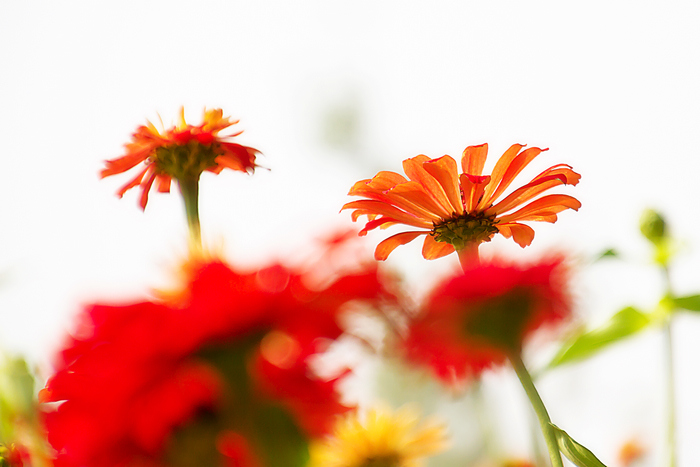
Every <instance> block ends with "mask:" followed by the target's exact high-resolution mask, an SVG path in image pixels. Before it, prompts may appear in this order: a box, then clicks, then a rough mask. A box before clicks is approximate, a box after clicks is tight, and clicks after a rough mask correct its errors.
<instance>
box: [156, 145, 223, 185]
mask: <svg viewBox="0 0 700 467" xmlns="http://www.w3.org/2000/svg"><path fill="white" fill-rule="evenodd" d="M221 154H222V151H221V148H220V147H219V145H218V144H216V143H210V144H203V143H200V142H199V141H196V140H190V141H188V142H187V143H186V144H170V145H167V146H161V147H159V148H157V149H156V151H155V154H154V155H153V156H152V159H151V163H153V164H155V165H156V170H157V171H158V172H160V173H164V174H167V175H169V176H170V177H172V178H174V179H176V180H186V179H193V178H194V179H198V178H199V175H201V173H202V172H204V171H205V170H206V169H208V168H210V167H214V166H215V165H216V158H217V157H219V156H220V155H221Z"/></svg>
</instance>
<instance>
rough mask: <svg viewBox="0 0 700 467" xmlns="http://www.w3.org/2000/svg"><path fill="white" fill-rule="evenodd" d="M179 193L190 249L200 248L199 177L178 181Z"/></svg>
mask: <svg viewBox="0 0 700 467" xmlns="http://www.w3.org/2000/svg"><path fill="white" fill-rule="evenodd" d="M177 183H178V186H179V187H180V193H182V199H183V201H184V202H185V214H186V215H187V227H188V228H189V231H190V248H201V246H202V232H201V228H200V226H199V177H197V178H193V179H189V178H188V179H185V180H178V181H177Z"/></svg>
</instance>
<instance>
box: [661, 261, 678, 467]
mask: <svg viewBox="0 0 700 467" xmlns="http://www.w3.org/2000/svg"><path fill="white" fill-rule="evenodd" d="M662 270H663V275H664V282H665V285H666V296H668V297H672V296H673V295H672V291H671V276H670V274H669V270H668V266H667V265H666V264H664V265H663V267H662ZM672 318H673V313H670V314H669V315H668V316H666V320H665V322H664V327H663V336H664V346H665V354H666V355H665V358H666V412H667V413H666V416H667V419H666V440H667V443H668V454H667V455H668V466H669V467H675V466H676V384H675V377H674V369H673V338H672V337H673V334H672V332H671V319H672Z"/></svg>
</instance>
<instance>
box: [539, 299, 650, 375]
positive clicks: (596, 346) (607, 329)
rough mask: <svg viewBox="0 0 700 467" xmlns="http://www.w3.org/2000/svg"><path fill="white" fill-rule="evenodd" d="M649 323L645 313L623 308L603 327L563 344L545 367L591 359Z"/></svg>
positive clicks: (631, 308)
mask: <svg viewBox="0 0 700 467" xmlns="http://www.w3.org/2000/svg"><path fill="white" fill-rule="evenodd" d="M650 322H651V320H650V318H649V316H648V315H647V314H646V313H642V312H641V311H639V310H637V309H636V308H633V307H627V308H623V309H622V310H620V311H618V312H617V313H616V314H615V315H613V316H612V317H611V318H610V320H609V321H608V322H607V323H606V324H604V325H603V326H601V327H599V328H597V329H593V330H591V331H587V332H583V333H582V334H579V335H577V336H575V337H574V338H573V339H572V340H570V341H569V342H568V343H566V344H564V345H563V346H562V348H561V349H560V350H559V352H557V354H556V355H555V356H554V358H553V359H552V361H551V362H550V363H549V365H548V366H547V367H548V368H553V367H555V366H559V365H562V364H564V363H571V362H574V361H577V360H583V359H585V358H588V357H591V356H592V355H594V354H596V353H598V352H599V351H601V350H602V349H604V348H605V347H607V346H609V345H610V344H614V343H615V342H617V341H620V340H622V339H624V338H626V337H629V336H631V335H633V334H635V333H637V332H639V331H641V330H642V329H644V328H645V327H646V326H647V325H648V324H649V323H650Z"/></svg>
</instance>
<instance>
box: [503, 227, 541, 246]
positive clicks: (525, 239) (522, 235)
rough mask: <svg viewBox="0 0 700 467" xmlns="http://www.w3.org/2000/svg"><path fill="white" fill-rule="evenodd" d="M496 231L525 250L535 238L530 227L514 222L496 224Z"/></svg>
mask: <svg viewBox="0 0 700 467" xmlns="http://www.w3.org/2000/svg"><path fill="white" fill-rule="evenodd" d="M496 227H497V228H498V231H499V232H500V233H501V235H503V236H504V237H506V238H510V237H513V240H515V243H517V244H518V245H520V246H521V247H523V248H525V247H526V246H528V245H529V244H530V243H532V240H533V239H534V238H535V231H534V230H532V227H530V226H527V225H525V224H518V223H515V222H512V223H508V224H496Z"/></svg>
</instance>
